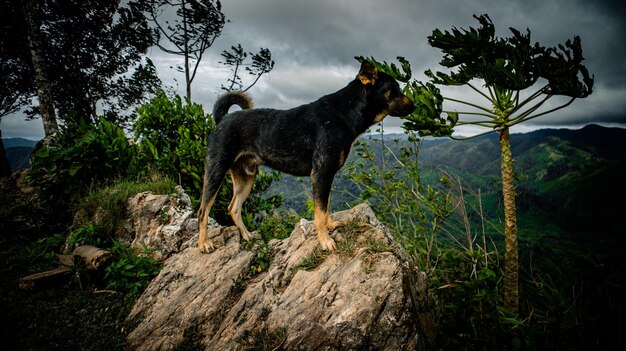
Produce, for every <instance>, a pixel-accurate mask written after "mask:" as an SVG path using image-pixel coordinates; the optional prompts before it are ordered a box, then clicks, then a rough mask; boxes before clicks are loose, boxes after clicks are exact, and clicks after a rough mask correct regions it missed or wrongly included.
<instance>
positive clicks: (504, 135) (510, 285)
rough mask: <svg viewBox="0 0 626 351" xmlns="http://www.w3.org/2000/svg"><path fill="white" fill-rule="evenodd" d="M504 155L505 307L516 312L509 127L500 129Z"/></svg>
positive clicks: (516, 276)
mask: <svg viewBox="0 0 626 351" xmlns="http://www.w3.org/2000/svg"><path fill="white" fill-rule="evenodd" d="M500 151H501V155H502V159H501V170H502V194H503V197H504V220H505V227H504V244H505V245H504V246H505V257H504V307H505V308H506V309H508V310H509V311H511V312H513V313H516V314H517V312H518V310H519V277H518V273H519V268H518V253H517V224H516V221H517V214H516V209H515V185H514V184H513V158H512V157H511V142H510V137H509V128H508V127H505V128H504V129H502V130H501V131H500Z"/></svg>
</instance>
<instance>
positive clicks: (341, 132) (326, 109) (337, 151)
mask: <svg viewBox="0 0 626 351" xmlns="http://www.w3.org/2000/svg"><path fill="white" fill-rule="evenodd" d="M234 104H237V105H239V106H240V107H241V108H242V109H243V110H240V111H236V112H233V113H230V114H227V113H228V109H229V108H230V107H231V106H232V105H234ZM251 107H252V103H251V101H250V99H249V98H248V97H247V96H246V95H245V94H243V93H241V92H234V93H227V94H225V95H223V96H222V97H220V98H219V100H218V101H217V102H216V104H215V106H214V112H213V117H214V118H215V122H216V124H217V129H216V131H215V133H214V134H212V135H211V136H210V138H209V146H208V149H207V156H206V164H205V175H204V186H203V192H202V201H201V204H200V210H199V212H198V223H199V227H200V236H199V240H198V246H199V248H200V250H201V251H204V252H207V251H208V250H210V249H212V244H211V242H210V240H209V239H208V238H207V237H206V229H207V228H206V222H207V217H208V214H209V211H210V209H211V206H212V205H213V202H214V201H215V197H216V195H217V193H218V191H219V188H220V186H221V184H222V181H223V179H224V176H225V175H226V173H227V172H228V173H230V175H231V177H232V179H233V199H232V201H231V203H230V206H229V210H230V214H231V216H232V218H233V221H234V222H235V225H236V226H237V227H238V228H239V230H240V232H241V235H242V236H243V238H244V239H246V240H248V239H249V233H248V231H247V229H246V228H245V226H244V225H243V222H242V220H241V205H242V204H243V201H245V198H246V197H247V196H248V194H249V192H250V188H251V187H252V183H253V181H254V176H255V175H256V172H257V168H258V166H259V165H260V164H265V165H268V166H270V167H272V168H274V169H276V170H279V171H282V172H286V173H290V174H293V175H296V176H311V181H312V183H313V200H314V204H315V226H316V229H317V235H318V239H319V241H320V244H321V246H322V248H323V249H326V250H334V249H335V248H336V247H335V243H334V241H333V240H332V239H331V238H330V237H329V235H328V229H330V230H332V229H334V228H335V227H336V226H337V225H338V223H337V222H332V221H331V220H330V212H329V207H330V205H329V202H330V198H329V196H330V189H331V185H332V181H333V177H334V176H335V174H336V173H337V171H338V170H339V169H340V168H341V167H342V166H343V164H344V163H345V161H346V158H347V156H348V153H349V152H350V148H351V146H352V143H353V142H354V141H355V140H356V138H357V137H358V136H359V135H361V134H362V133H364V132H365V131H366V130H367V128H369V127H370V126H371V125H373V124H375V123H378V122H380V121H381V120H382V119H383V118H384V117H385V116H387V115H391V116H399V117H401V116H406V115H408V114H410V113H411V112H412V111H413V110H414V109H415V106H414V105H413V103H412V102H411V101H410V100H409V99H408V98H407V97H406V96H404V95H403V94H402V92H401V91H400V87H399V85H398V83H397V82H396V81H395V79H393V78H392V77H391V76H389V75H387V74H385V73H383V72H379V71H378V70H377V69H376V68H375V67H373V66H372V65H370V64H369V63H367V62H366V61H364V63H363V64H362V65H361V69H360V71H359V74H358V76H357V77H356V79H354V80H353V81H352V82H350V83H349V84H348V85H347V86H346V87H345V88H343V89H341V90H339V91H337V92H336V93H333V94H330V95H326V96H324V97H322V98H320V99H319V100H317V101H315V102H312V103H310V104H306V105H302V106H299V107H296V108H293V109H290V110H274V109H251Z"/></svg>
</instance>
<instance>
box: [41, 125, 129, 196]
mask: <svg viewBox="0 0 626 351" xmlns="http://www.w3.org/2000/svg"><path fill="white" fill-rule="evenodd" d="M138 173H139V168H138V164H137V148H136V146H135V145H134V144H132V143H130V142H129V141H128V139H127V138H126V135H125V134H124V131H123V130H122V129H121V128H120V127H118V126H116V125H114V124H112V123H110V122H107V121H106V120H104V119H102V118H101V119H99V120H97V121H96V123H95V124H94V125H89V124H87V123H86V122H84V121H82V120H81V121H80V122H79V123H77V124H74V123H68V124H66V125H65V126H64V127H62V129H61V131H60V132H59V133H58V134H57V135H56V136H55V137H54V138H53V139H52V140H51V142H50V143H49V145H47V146H43V147H41V148H40V149H39V150H38V151H37V152H35V154H34V155H33V165H32V169H31V172H30V174H29V181H30V184H31V185H33V186H35V187H37V188H38V189H39V190H40V193H41V194H42V195H43V197H44V199H45V200H53V201H60V202H63V203H69V202H71V200H74V199H76V198H77V197H79V196H81V195H83V194H84V193H86V192H87V191H88V190H89V189H90V188H91V187H92V186H96V185H101V184H104V183H107V182H110V181H111V180H114V179H119V178H123V177H127V176H131V175H136V174H138Z"/></svg>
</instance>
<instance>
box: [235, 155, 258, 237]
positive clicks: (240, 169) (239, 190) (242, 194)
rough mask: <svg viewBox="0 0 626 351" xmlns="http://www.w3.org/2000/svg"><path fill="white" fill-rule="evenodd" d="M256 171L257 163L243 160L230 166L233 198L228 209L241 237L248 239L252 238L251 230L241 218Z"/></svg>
mask: <svg viewBox="0 0 626 351" xmlns="http://www.w3.org/2000/svg"><path fill="white" fill-rule="evenodd" d="M256 171H257V168H256V165H249V164H246V163H245V162H243V161H239V162H237V163H235V165H233V166H232V167H231V168H230V176H231V178H232V180H233V199H232V200H231V201H230V205H228V211H229V213H230V217H231V218H232V219H233V222H234V223H235V225H236V226H237V228H238V229H239V232H240V233H241V237H242V238H243V239H244V240H246V241H248V240H250V232H249V231H248V229H247V228H246V226H245V225H244V224H243V220H242V219H241V206H242V205H243V203H244V201H246V199H247V198H248V195H250V190H252V185H253V184H254V177H255V175H256Z"/></svg>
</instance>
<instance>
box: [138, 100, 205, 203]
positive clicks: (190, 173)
mask: <svg viewBox="0 0 626 351" xmlns="http://www.w3.org/2000/svg"><path fill="white" fill-rule="evenodd" d="M214 130H215V126H214V124H213V119H212V118H211V116H210V115H208V114H205V113H204V110H203V108H202V105H200V104H196V103H192V102H190V101H189V100H186V101H185V102H183V100H182V98H181V97H180V96H176V97H173V98H172V99H170V98H169V97H167V95H166V94H165V92H164V91H162V90H159V91H158V92H157V94H156V96H155V97H154V98H153V99H152V100H151V101H150V103H148V104H144V105H142V106H140V107H139V108H138V109H137V120H136V121H135V128H134V133H135V135H134V138H135V141H136V142H137V143H138V145H139V149H140V155H141V159H142V160H141V163H142V164H146V165H149V167H152V168H153V169H154V171H157V172H160V173H162V174H164V175H167V176H168V177H171V178H172V179H176V180H177V181H178V182H179V183H180V184H181V185H182V186H183V187H184V188H185V190H187V192H188V193H189V194H190V195H191V196H194V194H199V193H201V189H202V176H203V174H204V172H203V171H204V158H205V154H206V146H207V140H208V137H209V135H210V134H211V133H212V132H213V131H214Z"/></svg>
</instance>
